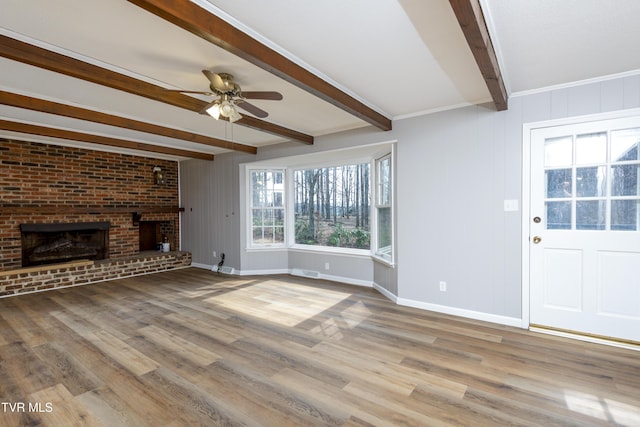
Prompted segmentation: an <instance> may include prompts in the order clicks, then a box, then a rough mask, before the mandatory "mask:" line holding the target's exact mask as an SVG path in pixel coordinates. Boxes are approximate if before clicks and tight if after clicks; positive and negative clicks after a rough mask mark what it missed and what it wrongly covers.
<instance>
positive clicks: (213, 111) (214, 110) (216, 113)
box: [207, 103, 220, 120]
mask: <svg viewBox="0 0 640 427" xmlns="http://www.w3.org/2000/svg"><path fill="white" fill-rule="evenodd" d="M207 114H209V115H210V116H211V117H213V118H214V119H216V120H218V119H219V118H220V104H218V103H215V104H213V105H212V106H211V107H209V108H207Z"/></svg>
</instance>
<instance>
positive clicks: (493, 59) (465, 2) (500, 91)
mask: <svg viewBox="0 0 640 427" xmlns="http://www.w3.org/2000/svg"><path fill="white" fill-rule="evenodd" d="M449 3H450V4H451V7H452V9H453V12H454V13H455V15H456V18H457V19H458V23H459V24H460V27H461V28H462V32H463V33H464V37H465V38H466V39H467V43H468V44H469V47H470V48H471V52H472V53H473V57H474V58H475V60H476V63H477V64H478V67H479V68H480V72H481V73H482V77H484V81H485V83H486V85H487V88H488V89H489V93H490V94H491V97H492V98H493V103H494V104H495V106H496V109H497V110H498V111H503V110H506V109H507V108H508V102H509V96H508V94H507V89H506V87H505V85H504V81H503V80H502V73H501V72H500V66H499V64H498V58H497V56H496V52H495V50H494V48H493V44H492V43H491V37H490V36H489V30H488V29H487V23H486V21H485V19H484V14H483V13H482V8H481V7H480V2H479V0H449Z"/></svg>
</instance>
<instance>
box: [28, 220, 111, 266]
mask: <svg viewBox="0 0 640 427" xmlns="http://www.w3.org/2000/svg"><path fill="white" fill-rule="evenodd" d="M109 228H110V223H109V222H75V223H56V224H21V225H20V232H21V235H22V266H23V267H29V266H34V265H43V264H56V263H61V262H68V261H73V260H77V259H90V260H99V259H106V258H108V257H109Z"/></svg>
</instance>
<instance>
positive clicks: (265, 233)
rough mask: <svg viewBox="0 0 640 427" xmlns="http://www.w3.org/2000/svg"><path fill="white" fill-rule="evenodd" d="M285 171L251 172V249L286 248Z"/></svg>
mask: <svg viewBox="0 0 640 427" xmlns="http://www.w3.org/2000/svg"><path fill="white" fill-rule="evenodd" d="M284 173H285V172H284V170H282V169H279V170H251V171H250V173H249V175H250V183H251V189H250V190H251V191H250V193H251V194H250V201H251V202H250V212H251V215H250V216H251V222H250V223H251V246H272V245H284V243H285V234H284V230H285V217H286V216H285V203H284V200H285V198H284V189H285V187H284Z"/></svg>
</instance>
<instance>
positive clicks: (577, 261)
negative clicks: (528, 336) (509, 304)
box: [528, 117, 640, 342]
mask: <svg viewBox="0 0 640 427" xmlns="http://www.w3.org/2000/svg"><path fill="white" fill-rule="evenodd" d="M530 137H531V139H530V149H531V153H530V160H531V164H530V173H531V176H530V186H531V188H530V210H529V212H530V218H528V220H529V221H530V223H529V230H530V238H529V274H530V277H529V291H530V294H529V303H530V307H529V316H530V318H529V320H530V324H531V325H532V326H542V327H548V328H552V329H558V330H564V331H570V332H578V333H582V334H587V335H593V336H598V337H607V338H614V339H617V340H622V341H634V342H640V157H639V154H638V151H639V146H640V117H633V118H628V117H627V118H620V119H609V120H601V121H597V122H585V123H579V124H571V125H563V126H553V127H547V128H538V129H532V130H531V135H530Z"/></svg>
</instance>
